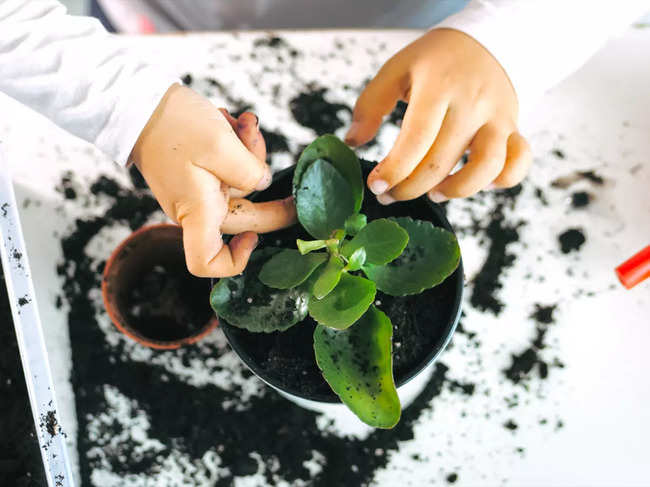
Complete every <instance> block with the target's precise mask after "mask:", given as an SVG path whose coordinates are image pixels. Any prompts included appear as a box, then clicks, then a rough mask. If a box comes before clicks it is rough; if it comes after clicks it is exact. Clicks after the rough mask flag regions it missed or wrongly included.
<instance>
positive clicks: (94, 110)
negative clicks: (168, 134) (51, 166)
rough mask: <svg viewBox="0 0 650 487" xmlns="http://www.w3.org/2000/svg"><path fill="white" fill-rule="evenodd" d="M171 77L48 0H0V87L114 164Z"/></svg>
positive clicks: (123, 159)
mask: <svg viewBox="0 0 650 487" xmlns="http://www.w3.org/2000/svg"><path fill="white" fill-rule="evenodd" d="M175 81H177V79H176V77H175V76H172V75H171V74H169V73H167V72H166V71H165V70H164V67H159V66H152V65H150V64H149V63H147V62H146V61H145V60H143V59H139V58H137V57H134V56H133V55H131V54H129V53H128V51H127V50H126V49H125V48H124V45H123V43H122V42H119V39H116V38H115V36H113V35H111V34H108V33H107V32H106V31H105V29H104V28H103V27H102V26H101V24H100V23H99V22H98V21H97V20H95V19H93V18H90V17H79V16H72V15H67V13H66V10H65V8H64V7H63V5H61V4H60V3H59V2H57V1H55V0H0V91H1V92H4V93H5V94H7V95H9V96H10V97H12V98H14V99H16V100H18V101H19V102H21V103H23V104H25V105H28V106H29V107H31V108H33V109H34V110H36V111H38V112H40V113H42V114H43V115H45V116H47V117H48V118H50V119H51V120H52V121H54V122H55V123H56V124H57V125H59V126H61V127H62V128H64V129H66V130H67V131H69V132H71V133H73V134H75V135H77V136H78V137H80V138H82V139H84V140H87V141H88V142H90V143H92V144H94V145H96V146H97V147H98V148H99V149H101V150H102V151H104V152H105V153H106V154H107V155H109V156H110V157H112V158H113V159H114V160H115V161H117V162H119V163H121V164H125V163H126V162H127V159H128V157H129V154H130V153H131V149H132V148H133V146H134V145H135V142H136V140H137V138H138V136H139V134H140V132H141V131H142V129H143V128H144V126H145V125H146V123H147V121H148V120H149V117H150V116H151V114H152V113H153V111H154V109H155V108H156V106H157V105H158V103H159V102H160V99H161V98H162V96H163V95H164V94H165V92H166V91H167V89H168V88H169V87H170V86H171V85H172V84H173V83H174V82H175Z"/></svg>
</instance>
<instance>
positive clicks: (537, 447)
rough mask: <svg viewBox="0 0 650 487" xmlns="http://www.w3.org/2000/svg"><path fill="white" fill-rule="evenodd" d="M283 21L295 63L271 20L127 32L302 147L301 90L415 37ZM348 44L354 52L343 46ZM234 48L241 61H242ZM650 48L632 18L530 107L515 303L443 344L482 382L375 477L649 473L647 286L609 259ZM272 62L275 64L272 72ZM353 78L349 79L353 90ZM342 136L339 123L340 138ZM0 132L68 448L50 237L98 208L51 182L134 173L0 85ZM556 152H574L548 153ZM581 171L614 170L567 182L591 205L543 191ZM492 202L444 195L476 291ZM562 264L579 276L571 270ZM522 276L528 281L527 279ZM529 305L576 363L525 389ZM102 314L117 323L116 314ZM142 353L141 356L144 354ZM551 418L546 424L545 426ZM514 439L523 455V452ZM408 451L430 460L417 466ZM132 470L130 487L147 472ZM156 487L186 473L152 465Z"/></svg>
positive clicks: (507, 294) (67, 396) (589, 480)
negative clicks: (295, 105) (518, 358)
mask: <svg viewBox="0 0 650 487" xmlns="http://www.w3.org/2000/svg"><path fill="white" fill-rule="evenodd" d="M281 35H282V37H283V38H284V39H286V40H287V42H288V43H289V44H291V45H292V46H295V47H296V48H297V49H299V50H300V52H301V53H303V54H304V55H303V56H302V57H300V58H299V59H298V60H297V61H296V62H295V64H293V65H292V66H293V68H292V69H287V68H286V65H285V66H282V65H277V64H275V60H274V57H273V56H260V57H258V59H257V60H252V59H250V58H249V56H248V54H249V53H250V51H251V49H252V42H253V40H254V39H256V38H259V37H263V34H261V33H250V34H239V35H233V34H227V33H224V34H203V35H187V36H170V37H151V38H127V39H124V42H126V43H128V44H129V45H131V46H132V48H133V49H136V50H139V51H141V52H142V53H143V55H147V56H149V57H150V58H151V59H154V60H155V59H159V60H160V62H165V63H170V62H171V63H172V65H173V66H174V67H175V68H176V69H177V70H178V73H179V75H182V74H184V73H191V74H192V75H193V77H194V79H195V80H198V81H197V82H196V83H195V85H194V87H196V88H197V89H198V90H199V91H205V92H207V93H209V94H210V95H211V96H212V97H213V99H214V101H215V103H217V104H219V105H224V104H225V105H226V106H228V105H229V103H228V100H226V101H224V100H220V99H219V94H218V92H216V91H215V90H213V89H212V90H211V89H210V87H209V86H208V84H207V83H203V82H202V81H201V80H202V79H203V78H204V77H206V76H210V77H213V78H215V79H218V80H219V81H220V82H221V83H222V84H223V85H225V86H227V87H228V89H229V92H230V93H231V94H232V95H234V97H235V98H241V99H243V100H246V101H249V102H252V103H253V104H254V107H255V110H256V112H257V113H258V114H259V116H260V119H261V121H262V124H263V125H264V126H265V127H267V128H269V129H279V130H280V131H281V132H282V133H284V134H286V135H287V136H288V137H289V140H290V145H291V149H292V151H294V152H295V151H296V150H297V148H298V147H299V146H300V145H301V144H305V143H307V142H309V141H310V140H311V139H313V137H314V134H313V132H312V131H311V130H308V129H306V128H304V127H300V126H298V125H297V124H296V123H295V121H294V120H293V118H292V115H291V113H290V111H289V110H288V108H287V102H288V100H289V99H290V98H292V97H293V96H295V94H296V93H298V92H300V91H301V90H302V89H304V87H305V85H306V84H307V83H309V82H311V81H316V82H317V84H319V85H321V86H323V87H326V88H328V89H329V91H328V94H327V95H326V96H328V97H331V98H332V99H333V100H343V101H345V102H346V103H348V104H350V105H352V104H353V103H354V99H355V96H356V93H357V92H358V88H359V87H360V86H361V85H362V83H363V80H364V79H366V78H367V77H369V76H372V75H373V73H374V72H375V71H376V70H377V68H378V67H379V66H380V65H381V63H382V62H383V61H384V60H385V59H386V58H387V57H388V56H389V55H390V54H391V53H393V52H395V51H396V50H397V49H399V48H400V47H401V46H403V45H404V44H405V43H406V42H408V41H410V40H411V39H414V38H415V37H416V35H417V33H416V32H409V31H327V32H319V31H313V32H287V33H282V34H281ZM340 40H342V41H344V44H345V46H346V49H345V51H341V50H339V49H337V48H336V44H337V42H338V41H340ZM226 53H227V54H228V55H226ZM238 53H239V54H241V55H242V59H241V60H240V61H238V62H236V63H235V62H234V61H233V58H234V57H236V56H237V54H238ZM649 53H650V29H648V28H644V29H643V28H631V29H630V30H628V31H627V32H626V33H625V34H624V35H623V36H622V37H620V38H618V39H616V40H612V41H611V42H610V43H609V44H608V45H607V46H606V47H605V48H604V49H603V50H602V51H601V52H599V53H598V54H597V55H596V56H595V57H594V58H593V59H591V60H590V61H589V62H588V63H587V64H586V65H585V66H584V67H583V68H582V69H580V70H579V71H578V72H577V73H576V74H575V75H573V76H572V77H571V78H570V79H568V80H566V81H565V82H563V83H562V84H561V85H559V86H558V87H556V88H555V89H553V90H552V92H551V93H549V94H548V95H547V96H546V97H545V98H544V99H543V100H542V103H540V105H539V107H538V109H537V111H536V112H535V113H534V114H530V115H527V116H525V117H524V119H523V121H522V130H523V132H524V133H525V134H527V135H528V136H529V137H530V140H531V143H532V145H533V149H534V153H535V164H534V165H533V167H532V169H531V172H530V176H529V179H528V181H527V183H526V184H525V185H524V193H523V195H522V197H521V198H520V199H519V201H518V204H517V207H516V212H515V213H513V212H508V214H507V217H508V218H509V219H510V221H516V220H518V219H522V220H527V224H526V225H524V226H523V227H521V229H520V235H521V239H520V241H519V242H517V243H516V244H513V245H512V246H511V250H512V251H513V252H514V253H515V254H516V255H517V260H516V262H515V264H514V266H513V267H512V268H510V269H508V270H507V271H506V272H505V274H504V277H503V289H502V290H501V291H500V293H499V296H500V298H501V300H502V301H504V302H505V303H506V307H505V309H504V310H503V312H502V313H501V314H500V315H499V316H494V315H493V314H491V313H484V312H480V311H479V310H476V309H474V308H472V306H471V305H470V304H469V302H468V301H469V300H468V299H466V303H465V305H464V310H465V313H466V317H465V318H464V319H463V325H464V327H465V328H466V329H468V330H471V331H474V332H477V334H478V337H479V339H480V341H481V343H482V345H481V347H480V348H478V349H475V348H474V347H473V346H471V344H470V343H469V342H468V341H467V340H466V338H465V337H464V336H462V337H457V340H456V346H454V347H453V348H452V349H451V350H449V351H447V352H445V353H444V354H443V356H442V358H441V360H442V361H444V363H445V364H447V365H448V366H449V367H450V375H451V377H453V378H456V379H458V380H461V381H462V380H465V381H471V382H474V383H476V384H477V392H476V393H475V394H474V395H473V396H470V397H463V396H461V395H459V394H451V393H449V392H448V391H445V392H443V393H442V394H441V395H440V396H439V397H437V398H435V399H434V407H433V409H432V411H431V412H429V413H427V414H425V415H424V416H423V417H422V418H421V419H420V421H419V423H418V426H417V428H416V434H415V439H414V440H411V441H406V442H404V443H403V444H401V446H400V448H399V450H398V451H397V452H396V453H394V454H393V455H392V456H391V459H390V461H389V464H388V466H387V468H385V469H383V470H381V471H378V472H377V473H376V476H375V480H374V482H375V483H376V484H377V485H386V486H389V485H390V486H393V485H445V483H446V480H445V477H446V475H447V474H449V473H451V472H457V473H458V475H459V478H458V481H457V482H456V484H455V485H513V486H565V485H566V486H581V485H590V486H596V485H603V486H604V485H607V486H614V485H616V486H623V485H625V486H633V485H634V486H645V485H650V461H649V460H650V459H649V456H650V455H649V452H650V447H648V444H647V438H648V437H650V407H648V404H650V380H648V371H650V353H648V351H647V350H648V343H650V282H646V283H644V284H642V285H640V286H638V287H637V288H635V289H634V290H632V291H626V290H624V289H623V288H622V287H621V286H620V285H619V284H618V281H617V280H616V278H615V275H614V273H613V269H614V267H615V266H616V265H617V264H619V263H620V261H622V260H624V259H625V258H627V257H629V256H630V255H631V254H632V253H634V252H635V251H637V250H639V249H640V248H642V247H643V246H645V245H647V244H649V243H650V63H649V62H648V54H649ZM264 63H266V65H267V66H269V67H270V68H271V69H267V71H264V70H263V65H264ZM275 84H279V85H281V87H282V89H281V90H280V93H279V95H276V94H273V90H272V86H273V85H275ZM346 85H349V86H350V87H352V89H349V90H346V89H345V86H346ZM343 133H344V129H341V131H340V132H339V133H338V134H339V135H342V134H343ZM396 133H397V128H396V127H394V126H389V127H386V128H385V129H383V131H382V133H381V136H380V143H379V144H378V145H376V146H375V147H373V148H372V149H369V150H367V151H366V152H364V153H363V155H365V156H367V157H368V158H371V159H377V158H380V157H381V156H382V155H383V154H385V153H386V151H387V149H388V147H390V142H391V141H392V140H393V139H394V137H395V134H396ZM0 140H2V142H3V146H4V147H5V150H6V151H7V154H8V158H9V161H10V164H11V166H12V168H13V172H14V181H15V184H16V192H17V196H18V198H19V202H20V201H25V200H26V199H29V200H30V201H31V202H32V203H31V204H29V205H28V206H26V207H23V208H22V210H21V216H22V219H23V225H24V231H25V237H26V240H27V245H28V250H29V257H30V259H31V264H32V269H33V274H34V280H35V286H36V293H37V298H38V302H39V306H40V311H41V315H42V317H43V322H44V328H45V334H46V341H47V346H48V351H49V354H50V358H51V362H52V369H53V374H54V377H55V382H56V384H57V394H58V397H59V403H60V407H61V415H62V418H61V423H62V424H63V425H64V427H65V428H66V430H67V431H68V440H69V441H70V443H71V445H72V447H73V448H74V447H75V445H76V434H75V433H76V413H75V406H74V399H73V397H74V396H73V391H72V387H71V385H70V382H69V374H70V369H71V349H70V343H69V335H68V330H67V321H66V317H65V311H66V308H65V306H64V307H63V309H62V310H57V309H56V307H55V305H54V303H55V298H56V296H57V295H58V294H59V293H60V285H61V284H60V281H59V277H58V276H57V275H56V263H57V262H58V261H60V259H61V258H62V257H61V249H60V244H59V239H58V238H57V236H59V237H60V235H62V234H64V233H65V231H66V228H69V225H70V223H71V222H72V221H73V220H74V218H75V217H76V216H77V215H81V216H83V215H87V214H88V213H89V212H90V211H91V210H90V209H87V208H83V206H82V205H81V204H80V202H79V201H76V202H64V200H63V197H62V196H61V194H60V193H58V192H57V191H56V190H55V186H56V185H57V184H58V182H59V181H60V178H61V174H62V173H63V172H64V171H66V170H71V171H74V173H75V178H76V179H77V180H79V181H91V180H94V179H96V177H97V175H98V174H100V173H101V174H108V175H111V176H113V177H115V178H117V179H119V180H121V181H126V175H125V174H123V173H122V174H121V170H120V169H119V168H117V167H115V166H114V165H113V164H112V162H111V161H109V160H107V158H105V157H104V156H103V155H102V154H100V153H99V152H98V151H97V150H95V149H94V148H92V147H90V146H88V145H87V144H86V143H84V142H82V141H80V140H78V139H76V138H74V137H72V136H70V135H68V134H66V133H64V132H63V131H61V130H60V129H58V128H56V127H54V126H53V125H52V124H50V123H49V122H48V121H46V120H44V119H42V118H41V117H40V116H37V115H35V114H33V113H32V112H30V111H28V110H26V109H24V108H23V107H20V106H19V105H18V104H16V103H15V102H13V101H11V100H8V99H6V98H4V97H2V98H0ZM556 148H558V149H561V150H562V151H563V152H564V153H565V154H566V159H564V160H562V159H559V158H557V157H554V156H553V155H552V150H553V149H556ZM290 163H291V158H290V157H289V156H288V155H286V154H283V155H279V156H277V157H275V158H274V160H273V164H274V167H275V168H280V167H285V166H287V165H289V164H290ZM575 170H595V171H596V172H597V173H598V174H600V175H602V176H603V177H604V178H605V184H604V185H603V186H600V187H596V186H593V185H590V184H589V183H588V182H585V181H581V182H577V183H575V185H574V186H573V187H572V188H571V189H572V190H573V189H576V190H577V189H588V190H589V191H590V192H592V193H593V194H594V196H595V200H594V202H593V203H592V204H591V205H590V206H589V207H588V208H586V209H585V210H583V211H571V210H570V207H569V202H568V195H569V194H570V191H567V190H559V189H554V188H551V187H550V182H551V181H552V180H553V179H555V178H557V177H559V176H563V175H566V174H569V173H571V172H573V171H575ZM535 187H540V188H543V190H544V192H545V195H546V198H547V199H548V201H549V205H548V206H543V205H542V204H541V203H540V201H539V199H537V198H535V197H534V195H533V191H534V188H535ZM492 202H493V199H492V196H481V197H479V198H477V199H476V200H474V201H462V202H456V201H454V202H452V203H451V205H450V207H449V215H448V216H449V219H450V221H451V223H452V225H454V226H456V227H457V228H458V230H459V238H460V243H461V248H462V250H463V259H464V263H465V270H466V278H467V281H468V287H467V291H468V292H467V296H469V295H470V294H471V289H472V279H473V277H474V276H475V275H476V273H477V271H478V270H479V269H480V267H481V265H482V263H483V261H484V259H485V256H486V251H487V250H486V246H485V245H482V244H480V238H481V235H480V234H479V235H473V234H472V233H471V232H470V231H469V230H468V229H469V223H470V221H469V219H468V216H469V215H473V216H475V217H476V218H479V219H485V218H487V217H488V216H489V215H488V214H487V212H489V210H490V208H491V206H490V205H491V204H492ZM575 226H578V227H582V228H583V229H584V230H585V233H586V235H587V242H586V244H585V245H584V247H583V248H582V249H581V251H580V252H578V253H573V254H562V253H561V252H560V251H559V249H558V244H557V235H558V234H559V233H561V232H562V231H563V230H564V229H566V228H569V227H575ZM127 234H128V231H127V230H126V229H122V230H120V231H118V232H117V233H115V234H112V235H110V236H106V238H104V239H103V240H102V241H98V242H97V243H96V244H95V243H94V244H93V245H95V247H96V251H97V252H100V253H104V254H106V255H108V253H110V251H111V249H112V248H113V247H114V246H115V245H117V243H118V242H119V240H120V239H121V238H123V237H124V236H126V235H127ZM569 267H572V269H573V273H572V275H569V274H568V273H567V269H568V268H569ZM528 273H532V275H533V278H532V279H525V278H524V276H526V274H528ZM540 278H541V279H540ZM534 303H542V304H544V303H546V304H551V303H557V304H558V307H557V310H556V312H555V318H556V323H555V324H554V325H552V326H550V327H549V331H548V336H547V342H548V343H549V344H550V345H549V348H548V349H547V350H545V351H544V352H543V353H544V354H545V356H547V359H548V360H551V358H552V357H555V356H557V357H560V359H561V360H562V361H563V362H564V363H565V368H563V369H559V368H554V369H552V370H551V372H550V375H549V378H548V379H547V380H544V381H541V380H539V381H536V380H532V381H531V383H530V384H531V387H530V390H529V391H525V390H524V389H523V388H522V387H521V386H517V385H514V384H512V383H510V382H508V381H505V380H504V378H503V375H502V373H501V370H502V369H503V368H504V367H506V366H507V365H508V363H509V360H510V355H511V354H512V353H518V352H519V351H521V350H523V349H524V348H525V347H526V344H527V343H529V342H530V340H531V339H532V337H533V335H534V326H535V325H534V323H533V322H532V321H531V320H530V319H528V318H527V317H528V316H529V315H530V313H531V312H532V311H533V304H534ZM102 320H103V323H106V318H105V317H103V318H102ZM109 328H110V325H107V328H106V329H107V330H108V329H109ZM107 333H116V332H114V330H113V331H111V332H108V331H107ZM109 338H110V337H108V335H107V339H109ZM112 339H116V338H115V337H114V336H113V337H112ZM133 350H134V351H133V353H134V354H137V353H141V354H144V355H143V356H145V357H146V351H145V352H142V351H139V352H136V351H135V349H133ZM134 356H135V355H134ZM477 364H480V365H477ZM188 380H190V379H188ZM486 391H487V392H486ZM513 393H518V394H519V396H520V402H521V404H520V406H519V407H517V408H514V409H512V410H508V408H507V407H506V405H505V402H504V398H505V397H507V396H510V395H512V394H513ZM463 412H464V413H465V417H463V418H462V420H461V413H463ZM486 416H489V418H487V417H486ZM542 417H544V418H548V420H549V425H546V426H541V425H540V424H539V419H540V418H542ZM509 419H513V420H514V421H515V422H516V423H517V424H518V425H519V428H518V430H517V431H515V432H511V431H509V430H508V429H506V428H504V427H503V426H502V424H503V423H504V422H506V421H507V420H509ZM557 420H561V421H562V422H563V424H564V426H563V427H562V428H559V429H557V428H555V427H554V425H555V424H556V421H557ZM518 447H522V448H525V452H524V453H523V454H522V453H520V452H518V451H517V448H518ZM415 453H418V454H420V455H421V456H424V457H426V458H427V459H428V461H427V462H426V463H422V462H416V461H415V460H413V458H412V455H413V454H415ZM97 475H98V477H97V478H98V479H104V480H103V481H102V482H103V483H102V484H101V485H105V486H109V485H123V484H121V483H120V480H119V478H116V477H115V476H111V475H110V472H103V473H102V472H99V473H98V474H97ZM102 475H104V476H102ZM280 476H281V472H280ZM136 481H137V479H136ZM139 481H140V482H141V483H140V484H138V483H135V484H129V485H145V482H144V480H143V479H140V480H139ZM97 482H99V481H97ZM134 482H135V481H134ZM98 485H99V483H98ZM147 485H152V484H147ZM155 485H176V484H174V483H173V482H172V481H163V480H162V479H159V480H158V482H156V483H155ZM236 485H264V484H263V477H257V476H253V477H249V478H247V479H237V482H236Z"/></svg>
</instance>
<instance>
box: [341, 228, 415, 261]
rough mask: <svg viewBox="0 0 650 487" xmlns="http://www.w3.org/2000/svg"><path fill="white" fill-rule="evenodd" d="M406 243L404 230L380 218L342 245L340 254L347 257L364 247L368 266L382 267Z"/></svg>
mask: <svg viewBox="0 0 650 487" xmlns="http://www.w3.org/2000/svg"><path fill="white" fill-rule="evenodd" d="M408 241H409V234H408V233H407V232H406V230H404V229H403V228H402V227H401V226H399V225H398V224H397V223H395V222H394V221H391V220H387V219H386V218H380V219H379V220H373V221H371V222H370V223H368V225H366V226H365V227H363V228H362V229H361V230H360V231H359V233H358V234H357V235H356V237H354V238H353V239H352V240H349V241H348V242H346V243H345V244H343V247H342V248H341V253H342V254H343V255H345V256H346V257H349V256H351V255H352V253H353V252H354V251H355V250H357V249H358V248H360V247H364V248H365V249H366V262H367V263H368V264H377V265H383V264H387V263H388V262H390V261H391V260H393V259H395V258H396V257H398V256H399V255H400V254H401V253H402V251H403V250H404V248H405V247H406V244H407V242H408Z"/></svg>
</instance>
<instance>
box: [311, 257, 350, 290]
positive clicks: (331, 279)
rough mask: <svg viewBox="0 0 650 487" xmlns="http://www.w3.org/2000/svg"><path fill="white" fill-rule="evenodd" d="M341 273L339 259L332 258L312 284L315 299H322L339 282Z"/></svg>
mask: <svg viewBox="0 0 650 487" xmlns="http://www.w3.org/2000/svg"><path fill="white" fill-rule="evenodd" d="M342 273H343V262H342V261H341V258H340V257H336V256H332V257H330V260H329V262H328V263H327V265H326V266H325V268H324V269H323V271H322V272H321V274H320V276H319V277H318V280H317V281H316V282H315V283H314V288H313V290H312V293H313V295H314V296H315V297H316V299H323V298H324V297H325V296H327V295H328V294H329V293H330V292H331V291H332V289H334V288H335V287H336V285H337V284H338V283H339V281H340V280H341V274H342Z"/></svg>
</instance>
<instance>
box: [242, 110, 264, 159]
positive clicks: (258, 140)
mask: <svg viewBox="0 0 650 487" xmlns="http://www.w3.org/2000/svg"><path fill="white" fill-rule="evenodd" d="M235 132H237V136H238V137H239V140H241V141H242V142H243V144H244V145H245V146H246V148H247V149H248V150H249V151H250V152H252V153H253V155H254V156H255V157H257V158H258V159H259V160H260V161H262V162H265V161H266V144H265V143H264V136H263V135H262V132H261V131H260V127H259V119H258V118H257V116H256V115H255V114H254V113H251V112H244V113H242V114H241V115H240V116H239V118H238V119H237V128H236V129H235Z"/></svg>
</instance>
